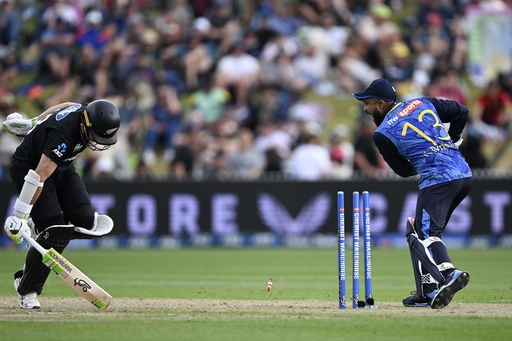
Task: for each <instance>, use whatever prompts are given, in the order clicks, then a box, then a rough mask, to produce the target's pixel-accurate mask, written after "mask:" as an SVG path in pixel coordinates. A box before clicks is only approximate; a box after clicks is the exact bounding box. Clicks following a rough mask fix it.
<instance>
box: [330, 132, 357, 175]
mask: <svg viewBox="0 0 512 341" xmlns="http://www.w3.org/2000/svg"><path fill="white" fill-rule="evenodd" d="M350 133H351V132H350V128H349V127H348V126H347V125H345V124H340V125H338V126H336V127H335V128H334V129H333V131H332V134H331V139H330V151H329V154H330V156H331V162H332V177H333V178H336V179H350V178H351V177H352V174H353V173H354V154H355V150H354V145H353V144H352V142H350V141H349V137H350Z"/></svg>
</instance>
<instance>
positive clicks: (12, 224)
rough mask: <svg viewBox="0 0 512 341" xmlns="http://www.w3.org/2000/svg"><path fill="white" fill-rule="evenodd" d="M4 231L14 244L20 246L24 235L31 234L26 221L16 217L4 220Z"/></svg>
mask: <svg viewBox="0 0 512 341" xmlns="http://www.w3.org/2000/svg"><path fill="white" fill-rule="evenodd" d="M4 230H5V232H7V235H8V236H9V237H10V238H11V239H12V240H14V242H15V243H16V244H21V242H22V241H23V234H24V233H27V234H28V235H30V234H31V233H30V227H29V226H28V224H27V221H26V220H25V219H20V218H18V217H16V216H10V217H8V218H7V219H6V220H5V224H4Z"/></svg>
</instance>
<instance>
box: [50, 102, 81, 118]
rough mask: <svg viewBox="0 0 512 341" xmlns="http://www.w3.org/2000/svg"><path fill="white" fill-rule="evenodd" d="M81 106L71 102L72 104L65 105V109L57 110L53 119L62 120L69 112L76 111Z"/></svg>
mask: <svg viewBox="0 0 512 341" xmlns="http://www.w3.org/2000/svg"><path fill="white" fill-rule="evenodd" d="M80 107H81V105H80V104H73V105H72V106H70V107H67V108H65V109H62V110H61V111H59V112H58V113H57V116H55V119H56V120H57V121H60V120H62V119H63V118H64V117H66V116H68V115H69V113H71V112H73V111H77V110H78V109H79V108H80Z"/></svg>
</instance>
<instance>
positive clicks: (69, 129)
mask: <svg viewBox="0 0 512 341" xmlns="http://www.w3.org/2000/svg"><path fill="white" fill-rule="evenodd" d="M3 127H4V129H5V130H7V131H8V132H10V133H11V134H13V135H17V136H23V137H24V138H23V141H22V142H21V143H20V145H19V146H18V147H17V149H16V151H15V152H14V154H13V156H12V160H11V166H10V176H11V179H12V181H13V183H14V186H15V187H16V189H17V191H18V192H19V193H20V194H19V197H18V199H17V200H16V202H15V204H14V212H13V215H12V216H10V217H8V218H7V220H6V221H5V224H4V230H5V231H6V232H7V234H8V235H9V236H10V237H11V238H12V239H13V240H14V242H16V243H18V244H19V243H21V242H22V241H23V234H29V235H32V237H33V238H34V239H36V241H37V242H38V243H39V244H40V245H41V246H42V247H43V248H46V249H50V248H53V249H54V250H56V251H57V252H59V253H62V251H63V250H64V249H65V248H66V246H67V245H68V243H69V242H70V240H72V239H91V238H96V237H101V236H104V235H106V234H108V233H109V232H110V231H111V230H112V228H113V222H112V219H110V217H108V216H106V215H101V214H98V213H97V212H95V211H94V209H93V207H92V205H91V200H90V198H89V194H88V193H87V191H86V188H85V186H84V184H83V182H82V180H81V178H80V176H79V175H78V173H77V172H76V170H75V167H74V165H73V160H74V159H75V158H76V157H77V156H78V155H79V154H80V153H82V152H83V151H84V150H85V149H86V148H89V149H91V150H98V151H101V150H106V149H107V148H109V147H110V146H111V145H113V144H115V143H116V142H117V131H118V129H119V127H120V115H119V110H118V108H117V107H116V106H115V105H114V104H113V103H111V102H109V101H107V100H103V99H100V100H95V101H93V102H90V103H83V104H78V103H71V102H66V103H62V104H58V105H55V106H53V107H51V108H49V109H47V110H46V111H44V112H43V113H42V114H41V115H39V116H38V117H37V118H35V119H31V120H29V119H24V118H22V116H21V115H20V114H18V113H13V114H10V115H9V116H8V117H7V119H6V121H5V122H3ZM49 273H50V269H49V268H48V267H47V266H46V265H45V264H44V263H42V258H41V254H40V253H39V252H38V251H37V250H35V249H34V247H30V248H29V250H28V252H27V256H26V260H25V265H24V266H23V269H22V270H19V271H18V272H16V273H15V274H14V288H15V289H16V292H17V293H18V302H19V305H20V307H21V308H22V309H39V308H40V307H41V306H40V303H39V300H38V295H40V294H41V292H42V290H43V286H44V284H45V282H46V279H47V277H48V274H49Z"/></svg>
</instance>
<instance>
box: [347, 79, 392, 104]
mask: <svg viewBox="0 0 512 341" xmlns="http://www.w3.org/2000/svg"><path fill="white" fill-rule="evenodd" d="M352 96H354V97H355V98H357V99H358V100H360V101H362V100H363V99H365V98H370V97H374V98H378V99H382V100H384V101H389V102H394V101H396V90H395V88H394V87H393V85H391V83H390V82H388V81H387V80H385V79H376V80H374V81H373V82H372V84H370V85H369V86H368V87H367V88H366V90H365V91H363V92H357V93H355V94H352Z"/></svg>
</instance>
